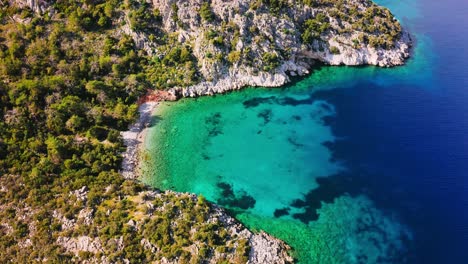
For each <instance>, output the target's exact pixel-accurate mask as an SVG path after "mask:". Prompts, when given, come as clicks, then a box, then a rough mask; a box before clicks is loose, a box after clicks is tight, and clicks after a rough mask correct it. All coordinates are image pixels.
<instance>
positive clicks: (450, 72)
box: [316, 0, 468, 263]
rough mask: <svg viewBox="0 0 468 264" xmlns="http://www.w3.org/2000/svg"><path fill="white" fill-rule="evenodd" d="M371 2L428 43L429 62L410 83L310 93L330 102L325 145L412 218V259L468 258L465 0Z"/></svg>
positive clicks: (385, 202)
mask: <svg viewBox="0 0 468 264" xmlns="http://www.w3.org/2000/svg"><path fill="white" fill-rule="evenodd" d="M377 2H378V3H379V4H382V5H384V6H387V7H389V8H390V10H392V11H394V13H395V14H396V15H397V16H398V17H399V19H400V20H401V21H402V22H403V24H404V25H405V26H406V27H407V28H408V29H409V30H410V31H411V32H412V34H413V35H416V36H417V38H416V39H417V41H420V42H421V41H424V42H425V44H424V45H426V47H425V48H424V51H423V53H422V54H416V55H417V56H424V57H425V58H424V60H426V62H425V63H424V64H426V65H424V67H423V71H417V72H414V75H415V76H411V75H409V76H407V78H410V79H411V78H414V79H415V80H416V82H414V83H412V82H411V81H409V80H402V81H400V80H398V78H396V79H395V78H392V76H383V77H382V79H379V80H378V81H376V80H375V79H371V80H365V79H364V80H362V81H359V82H356V83H354V84H353V87H352V88H351V89H333V90H330V91H324V92H319V93H318V94H316V96H317V97H318V98H321V99H325V100H327V101H328V102H329V103H331V104H333V105H334V106H335V108H336V113H337V114H336V116H334V117H333V118H330V120H328V122H329V123H330V124H331V125H332V127H333V132H334V134H335V136H337V137H341V140H338V141H337V142H335V143H334V144H333V145H332V146H331V148H332V149H333V151H334V154H335V155H336V158H338V159H341V160H345V161H346V162H347V164H348V165H349V167H351V168H352V170H351V171H352V172H350V173H352V174H353V176H354V177H358V178H359V180H360V181H362V182H361V183H360V184H363V185H364V186H366V187H367V192H368V195H369V196H370V197H371V198H372V199H373V200H374V201H375V202H376V203H377V204H378V207H380V208H387V209H389V210H394V211H397V212H398V214H399V215H400V217H401V219H402V221H403V222H406V223H407V224H408V225H409V226H411V228H412V229H413V232H414V239H415V241H414V246H415V251H414V256H415V258H414V261H415V262H417V263H468V65H467V61H468V1H461V0H458V1H457V0H449V1H434V0H403V1H389V0H381V1H377ZM420 44H421V43H416V46H418V45H420ZM414 60H421V58H414Z"/></svg>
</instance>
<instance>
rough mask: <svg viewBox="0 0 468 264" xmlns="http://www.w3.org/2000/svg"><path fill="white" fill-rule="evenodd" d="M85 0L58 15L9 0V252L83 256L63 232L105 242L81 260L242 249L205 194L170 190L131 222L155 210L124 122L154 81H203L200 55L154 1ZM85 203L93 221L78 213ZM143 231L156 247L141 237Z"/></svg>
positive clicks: (60, 6)
mask: <svg viewBox="0 0 468 264" xmlns="http://www.w3.org/2000/svg"><path fill="white" fill-rule="evenodd" d="M85 2H86V4H83V3H82V2H81V1H76V2H75V1H71V0H70V1H58V2H55V3H54V5H53V8H54V9H55V11H56V13H55V14H53V16H49V15H48V14H46V15H43V16H41V17H40V16H33V13H32V12H31V11H30V10H28V9H24V10H22V9H18V8H17V7H15V6H10V5H8V4H3V5H2V6H0V20H1V23H0V79H1V80H2V81H1V82H0V262H1V263H10V262H13V263H30V262H35V261H38V260H46V259H47V261H49V262H55V263H64V262H70V261H71V260H72V259H74V260H75V261H77V259H76V257H75V256H73V255H72V254H70V253H67V252H66V251H65V249H64V248H63V247H61V246H59V245H58V243H57V240H58V239H59V238H60V237H68V238H76V237H78V236H90V237H92V238H94V239H99V240H100V241H101V245H103V252H98V253H96V254H94V253H92V252H81V253H80V254H79V256H80V258H81V259H80V260H84V259H90V258H93V257H97V258H100V257H101V256H106V257H108V258H109V261H111V262H121V261H122V259H128V260H130V262H132V263H133V262H151V261H155V262H158V261H159V260H160V259H161V258H162V257H166V258H168V259H173V260H174V259H177V260H178V261H180V262H184V261H185V260H190V261H195V262H197V258H200V256H196V255H191V253H190V251H189V250H187V249H186V248H187V246H189V245H198V246H203V250H204V252H205V253H204V254H205V255H206V256H208V257H211V256H213V254H214V252H215V251H217V250H218V251H223V252H225V255H223V256H227V255H229V254H230V255H235V256H237V255H239V256H244V255H245V252H247V251H248V247H246V246H243V247H242V246H239V245H240V243H244V244H245V242H242V240H239V239H237V238H233V237H230V236H229V235H227V232H226V230H225V228H224V227H223V226H222V224H220V223H219V222H216V221H215V222H212V223H210V224H209V223H206V217H207V216H208V214H209V213H210V210H211V208H210V207H209V205H208V204H207V203H206V202H204V201H201V202H199V203H196V202H190V201H189V200H190V199H192V198H188V197H176V196H173V197H172V196H166V195H161V196H160V197H159V198H158V199H154V200H153V201H152V203H153V204H154V206H155V208H157V207H158V206H163V205H164V206H165V207H164V209H161V210H153V212H152V217H149V218H147V219H145V220H144V222H143V225H142V228H140V229H138V230H137V229H135V228H132V227H131V226H129V225H128V222H129V221H130V220H134V221H141V218H142V217H143V218H144V215H145V214H146V213H148V212H149V211H148V210H149V209H148V208H140V207H138V205H139V203H138V202H137V201H132V200H131V199H132V197H136V196H137V193H139V192H140V191H143V190H145V188H146V187H143V186H142V185H141V184H140V183H137V182H134V181H128V180H124V179H123V178H122V176H121V175H120V174H119V173H118V170H119V168H120V165H121V160H122V157H121V152H122V151H123V150H124V149H125V148H124V145H123V142H122V139H121V137H120V135H119V132H120V131H122V130H126V129H127V127H128V125H129V124H130V123H132V122H134V120H135V118H136V116H137V105H136V102H137V100H138V98H139V97H140V96H142V95H143V94H145V93H146V91H147V89H148V88H150V87H155V86H156V87H158V88H159V87H160V88H165V87H170V86H173V85H188V84H191V83H194V82H195V81H196V80H197V70H196V61H195V59H194V57H193V55H192V51H191V49H190V47H188V46H183V45H180V44H177V43H178V42H175V41H174V38H173V37H169V36H165V35H163V34H162V33H161V32H162V31H161V30H159V28H158V27H159V24H160V23H159V22H160V15H159V13H158V11H157V10H154V9H152V7H151V6H150V5H149V4H146V3H145V2H144V1H141V2H136V1H126V2H125V3H124V4H122V5H119V4H118V2H117V1H85ZM151 10H154V11H151ZM125 14H128V18H129V20H130V23H131V27H132V28H133V29H135V30H138V31H151V32H155V33H158V34H159V35H158V40H159V43H160V47H159V52H160V53H159V55H158V56H155V57H152V58H151V57H149V56H148V55H147V54H146V53H145V52H143V51H142V50H139V49H137V48H136V45H135V43H134V41H133V40H132V38H131V37H129V36H126V35H123V34H122V33H120V31H119V30H117V29H118V27H119V26H120V25H116V24H114V23H115V21H118V19H117V18H121V19H122V21H123V20H124V19H123V18H124V16H125ZM15 15H20V16H21V17H22V19H26V20H25V21H26V22H25V23H24V24H22V23H18V22H16V21H15V20H13V19H12V17H13V16H15ZM83 187H84V189H83V190H86V191H85V194H84V195H85V196H84V198H78V196H77V195H76V194H75V193H76V190H79V189H82V188H83ZM83 210H84V211H86V210H89V211H90V212H91V217H92V221H91V223H88V224H85V223H84V222H83V221H84V220H83V218H80V217H79V215H80V212H83ZM64 219H66V221H70V222H71V223H75V224H72V225H71V226H68V225H65V222H64V221H65V220H64ZM174 219H178V220H177V221H174ZM191 228H196V230H197V231H196V232H188V231H189V230H190V229H191ZM144 237H145V238H147V239H149V240H150V241H151V243H154V244H155V245H157V246H158V248H159V249H160V250H158V253H157V254H154V253H153V252H152V250H151V248H145V247H143V246H142V245H141V241H142V239H143V238H144ZM28 239H29V240H28ZM118 239H122V241H123V243H124V245H125V246H124V247H122V248H121V247H118V246H117V244H116V241H117V240H118ZM27 241H31V243H30V244H28V243H29V242H27ZM236 241H237V242H236ZM238 244H239V245H238ZM222 258H223V257H221V260H222Z"/></svg>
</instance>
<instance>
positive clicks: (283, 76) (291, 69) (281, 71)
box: [168, 31, 413, 98]
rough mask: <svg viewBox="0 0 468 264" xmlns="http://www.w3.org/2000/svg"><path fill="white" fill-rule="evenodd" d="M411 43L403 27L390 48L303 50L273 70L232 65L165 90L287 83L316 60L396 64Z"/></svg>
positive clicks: (188, 93)
mask: <svg viewBox="0 0 468 264" xmlns="http://www.w3.org/2000/svg"><path fill="white" fill-rule="evenodd" d="M412 43H413V40H412V38H411V36H410V34H409V33H408V32H406V31H404V32H403V33H402V36H401V38H400V40H398V41H397V42H396V43H395V48H393V49H390V50H384V49H375V48H370V47H364V48H361V49H353V48H349V47H343V50H342V51H341V52H340V54H332V53H330V52H329V51H323V52H310V51H307V50H303V51H300V52H298V54H297V56H295V57H293V58H292V59H291V60H288V61H284V62H282V65H281V66H280V67H278V68H277V69H276V70H275V71H274V72H258V73H256V74H252V71H243V70H239V69H232V70H230V72H229V74H227V75H225V76H224V77H222V78H220V79H218V80H215V81H205V82H201V83H198V84H196V85H192V86H188V87H173V88H171V89H169V90H168V92H169V93H170V94H171V95H172V96H173V97H174V98H183V97H199V96H211V95H215V94H222V93H226V92H229V91H233V90H240V89H242V88H244V87H247V86H263V87H280V86H283V85H285V84H287V83H289V82H290V81H291V79H290V77H291V76H292V77H295V76H306V75H307V74H309V73H310V69H311V67H312V66H313V65H315V64H316V63H317V62H320V63H324V64H326V65H333V66H339V65H346V66H362V65H373V66H378V67H394V66H400V65H403V64H404V63H405V61H406V60H407V59H408V58H409V57H410V55H411V47H412Z"/></svg>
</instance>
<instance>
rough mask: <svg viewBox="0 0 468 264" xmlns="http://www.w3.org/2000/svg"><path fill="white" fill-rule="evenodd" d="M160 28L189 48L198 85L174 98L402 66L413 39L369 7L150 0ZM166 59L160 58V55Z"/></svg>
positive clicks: (361, 3)
mask: <svg viewBox="0 0 468 264" xmlns="http://www.w3.org/2000/svg"><path fill="white" fill-rule="evenodd" d="M152 5H153V8H154V9H157V10H159V11H160V14H161V15H162V28H163V29H164V31H165V32H167V33H168V34H171V35H175V36H176V37H177V40H178V41H179V43H182V44H184V45H188V46H190V47H191V49H192V50H193V55H194V56H195V57H196V60H197V66H198V71H199V74H200V75H201V78H200V83H198V84H196V85H192V86H189V87H175V88H173V89H171V91H172V93H173V94H175V95H177V96H179V97H180V96H183V97H187V96H190V97H193V96H200V95H211V94H214V93H221V92H225V91H228V90H232V89H239V88H241V87H244V86H269V87H275V86H281V85H283V84H285V83H287V82H289V80H290V79H289V76H296V75H300V76H301V75H305V74H308V73H309V69H310V67H311V66H312V65H313V64H314V62H317V61H320V62H322V63H325V64H330V65H366V64H368V65H377V66H381V67H390V66H396V65H401V64H403V63H404V61H405V59H406V58H408V57H409V55H410V53H409V49H410V46H411V39H410V36H409V35H408V33H406V32H405V31H404V30H403V29H402V28H401V26H400V24H399V22H398V21H397V20H396V19H395V18H394V17H393V15H392V14H391V13H390V11H389V10H388V9H385V8H382V7H378V6H376V5H375V4H374V3H373V2H371V1H369V0H346V1H333V0H316V1H309V2H308V3H307V1H302V2H301V1H287V0H279V1H266V0H257V1H247V0H239V1H225V0H212V1H208V2H207V1H201V0H192V1H181V0H180V1H179V0H153V2H152ZM160 56H164V54H160Z"/></svg>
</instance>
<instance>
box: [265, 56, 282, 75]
mask: <svg viewBox="0 0 468 264" xmlns="http://www.w3.org/2000/svg"><path fill="white" fill-rule="evenodd" d="M262 61H263V70H264V71H267V72H269V71H272V70H274V69H276V68H277V67H278V66H279V65H280V60H279V57H278V55H276V53H272V52H265V53H263V55H262Z"/></svg>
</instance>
